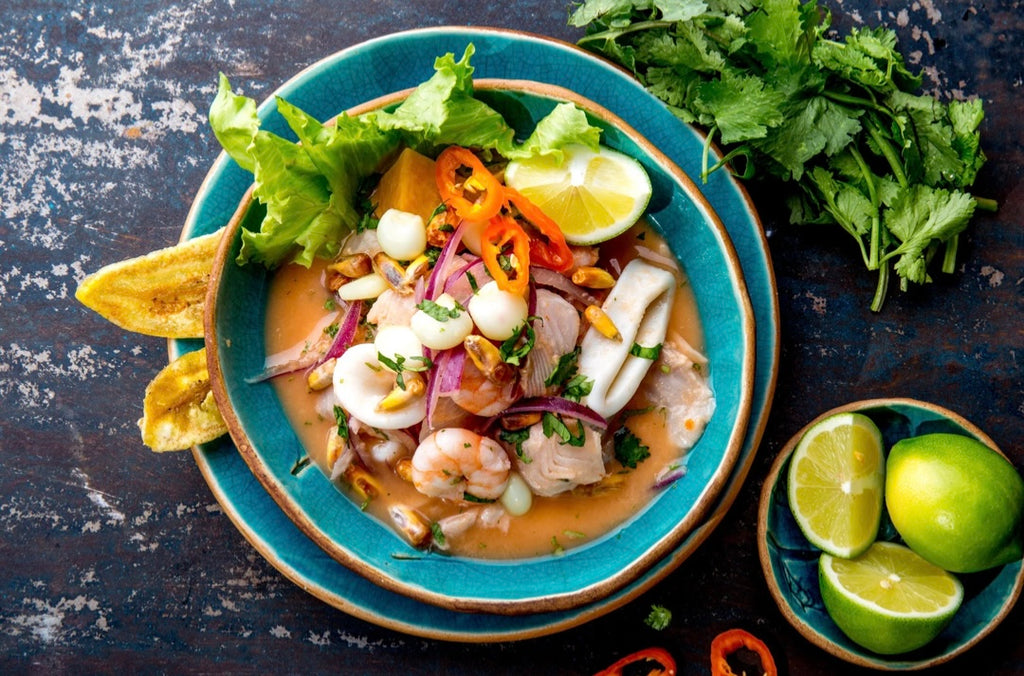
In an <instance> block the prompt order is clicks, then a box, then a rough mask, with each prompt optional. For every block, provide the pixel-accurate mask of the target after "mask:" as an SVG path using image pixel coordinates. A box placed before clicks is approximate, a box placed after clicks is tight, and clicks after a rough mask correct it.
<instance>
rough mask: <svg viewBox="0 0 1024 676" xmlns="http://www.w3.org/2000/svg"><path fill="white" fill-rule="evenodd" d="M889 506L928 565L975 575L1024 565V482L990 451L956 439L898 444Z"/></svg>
mask: <svg viewBox="0 0 1024 676" xmlns="http://www.w3.org/2000/svg"><path fill="white" fill-rule="evenodd" d="M885 502H886V507H887V509H888V511H889V516H890V518H891V519H892V522H893V525H894V526H895V527H896V530H897V531H899V534H900V537H902V538H903V541H904V542H906V543H907V545H908V546H909V547H910V548H911V549H913V550H914V551H915V552H917V553H918V554H920V555H921V556H922V557H923V558H925V559H926V560H927V561H929V562H931V563H933V564H935V565H936V566H938V567H939V568H942V569H944V570H948V571H951V572H954V573H972V572H975V571H979V570H985V569H987V568H992V567H994V566H1000V565H1003V564H1005V563H1009V562H1010V561H1015V560H1017V559H1019V558H1021V553H1022V549H1021V544H1022V543H1021V522H1022V516H1024V480H1021V477H1020V474H1018V473H1017V470H1016V469H1015V468H1014V467H1013V465H1012V464H1010V462H1009V461H1008V460H1007V459H1006V458H1004V457H1003V456H1002V455H1000V454H999V453H998V452H997V451H995V450H993V449H991V448H989V447H988V446H986V445H985V444H983V443H981V442H980V441H977V440H976V439H972V438H970V437H965V436H961V435H957V434H923V435H921V436H917V437H910V438H907V439H903V440H901V441H899V442H897V443H896V444H895V445H894V446H893V447H892V450H891V451H890V452H889V458H888V460H887V461H886V472H885Z"/></svg>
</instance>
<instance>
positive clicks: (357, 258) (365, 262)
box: [327, 253, 373, 279]
mask: <svg viewBox="0 0 1024 676" xmlns="http://www.w3.org/2000/svg"><path fill="white" fill-rule="evenodd" d="M327 270H328V271H329V272H337V273H338V274H340V275H344V276H346V277H348V278H349V279H356V278H358V277H363V276H365V275H368V274H370V272H371V271H372V270H373V261H371V260H370V256H369V255H368V254H365V253H357V254H352V255H350V256H343V257H342V258H339V259H338V260H336V261H335V262H333V263H331V264H330V265H328V266H327Z"/></svg>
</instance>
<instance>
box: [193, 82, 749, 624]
mask: <svg viewBox="0 0 1024 676" xmlns="http://www.w3.org/2000/svg"><path fill="white" fill-rule="evenodd" d="M476 86H477V95H478V96H479V98H481V99H484V100H486V101H487V103H489V104H490V105H491V106H492V107H494V108H496V109H497V110H499V111H500V112H501V113H502V114H503V115H504V116H505V117H506V119H507V120H508V121H509V122H510V124H512V125H513V126H514V127H515V128H516V129H517V131H518V132H520V133H523V134H526V133H529V131H530V130H531V128H532V126H533V124H535V122H536V120H538V119H540V118H541V117H543V116H544V115H546V114H547V113H548V112H549V111H550V110H551V109H552V108H553V107H554V106H555V105H557V103H559V102H562V101H571V102H574V103H575V104H576V105H577V106H579V107H580V108H581V109H583V110H584V111H586V112H587V114H588V115H589V116H590V118H591V120H592V122H593V123H594V124H596V125H598V126H600V127H601V128H602V129H603V136H602V142H603V143H605V144H606V145H608V146H610V147H612V148H615V149H617V150H619V151H621V152H624V153H626V154H628V155H630V156H633V157H635V158H637V159H638V160H639V161H640V162H641V163H642V164H643V165H644V167H645V169H646V170H647V171H648V173H649V174H650V176H651V179H652V183H653V187H654V194H653V196H652V199H651V202H650V205H649V208H648V212H647V214H646V217H647V219H648V220H649V221H650V222H651V223H652V224H653V225H654V226H655V227H656V228H658V229H659V230H660V231H661V232H662V233H663V234H664V236H665V237H666V238H667V240H668V242H669V244H670V245H671V246H672V248H673V250H674V252H675V254H676V256H677V257H678V258H679V260H680V262H681V265H682V267H683V269H684V270H685V272H686V274H687V276H688V279H689V282H690V284H691V285H692V287H693V290H694V293H695V296H696V299H697V305H698V311H699V313H700V316H701V321H702V324H703V326H704V329H705V340H706V346H705V348H706V349H705V352H706V354H707V356H708V358H709V361H710V364H711V367H710V369H711V370H710V374H711V385H712V388H713V390H714V393H715V397H716V402H717V403H716V411H715V414H714V416H713V417H712V419H711V421H710V423H709V425H708V427H707V429H706V430H705V433H704V435H703V437H702V438H701V440H700V441H699V442H698V444H697V445H696V446H695V447H694V449H693V450H692V451H691V452H690V455H689V460H688V463H687V472H686V476H685V477H684V478H683V479H682V480H680V481H678V482H676V483H675V484H673V485H672V486H671V487H670V488H669V489H667V490H665V491H663V492H662V493H660V494H659V495H657V496H656V497H655V498H654V499H653V500H652V501H651V502H650V503H649V504H648V506H647V507H646V508H644V509H643V510H642V511H641V512H640V513H638V514H636V515H635V516H634V517H633V518H632V519H631V520H629V521H627V522H626V523H624V524H622V525H621V526H620V527H619V528H617V529H615V530H614V531H613V532H611V533H608V534H606V535H605V536H604V537H602V538H600V539H598V540H596V541H594V542H592V543H590V544H588V545H585V546H582V547H579V548H576V549H571V550H569V551H567V552H566V553H565V554H563V555H558V556H555V555H552V556H545V557H536V558H530V559H516V560H508V561H495V560H481V559H471V558H463V557H452V556H447V555H439V554H432V553H424V552H422V551H419V550H416V549H413V548H412V547H411V546H410V545H408V544H407V543H406V542H405V540H403V539H402V538H401V537H400V536H399V535H398V534H397V533H395V532H394V531H393V530H392V528H391V527H390V526H389V525H387V524H384V523H380V522H379V521H377V520H376V519H374V518H372V517H370V516H368V515H367V514H365V513H364V512H362V511H361V510H360V509H359V507H358V505H355V504H353V503H352V502H350V501H349V500H348V499H347V498H345V497H344V496H343V495H342V494H341V493H340V492H339V491H338V490H337V489H336V488H335V487H334V486H333V485H332V484H331V483H330V482H329V481H328V480H327V479H326V478H325V477H324V476H323V475H322V474H320V473H319V472H318V471H316V470H315V469H314V470H310V471H303V472H299V473H293V469H294V467H295V464H296V460H297V459H298V458H300V457H302V455H304V450H303V449H302V447H301V444H300V443H299V441H298V439H297V438H296V435H295V434H294V432H293V431H292V429H291V428H290V426H289V423H288V421H287V420H286V418H285V416H284V413H283V411H282V409H281V405H280V402H279V401H278V399H277V396H276V394H275V392H274V389H273V386H272V385H271V384H269V383H259V384H249V383H248V382H247V379H249V378H251V377H252V376H254V375H255V374H258V373H259V372H260V371H261V370H262V369H263V364H264V357H265V348H264V317H265V302H266V293H267V288H268V282H269V275H268V273H267V272H266V271H265V270H263V269H262V268H260V267H255V266H247V267H239V266H237V265H235V263H234V259H235V255H236V254H237V252H238V248H239V245H240V237H241V235H240V232H241V230H242V229H243V228H255V227H257V226H258V223H259V221H260V216H261V215H260V207H259V205H256V204H253V203H252V202H251V200H250V199H249V197H248V195H247V196H246V197H245V198H243V200H242V202H241V204H240V205H239V208H238V210H237V212H236V214H235V216H234V218H233V219H232V221H231V223H230V224H229V226H228V229H227V231H226V233H225V237H224V240H223V242H222V245H221V249H220V252H219V255H218V259H217V263H216V264H215V268H214V275H213V278H212V279H211V284H210V291H209V295H208V297H207V317H206V348H207V357H208V361H209V366H210V375H211V381H212V386H213V392H214V395H215V397H216V399H217V404H218V407H219V408H220V410H221V412H222V413H223V415H224V418H225V421H226V422H227V424H228V428H229V430H230V433H231V437H232V440H233V441H234V443H235V446H236V447H237V448H238V450H239V452H240V453H241V455H242V457H243V458H244V459H245V461H246V463H247V464H248V466H249V468H250V470H251V471H252V472H253V474H254V475H255V476H256V478H257V479H258V480H259V481H260V483H261V484H262V485H263V487H264V488H265V489H266V490H267V492H268V493H269V494H270V495H271V496H272V497H273V498H274V500H275V501H276V502H277V504H278V506H279V507H280V508H281V509H282V510H283V511H284V512H285V513H286V514H287V515H288V517H289V518H290V519H291V520H292V521H293V522H294V523H295V524H296V525H297V526H298V527H299V528H300V529H301V530H302V531H303V532H304V533H305V534H306V535H307V536H308V537H309V538H311V539H312V540H313V541H314V542H315V543H316V544H317V545H319V546H320V548H321V549H323V550H324V551H325V552H326V553H327V554H329V555H330V556H331V557H332V558H334V559H335V560H337V561H339V562H340V563H342V564H343V565H345V566H346V567H348V568H350V569H351V570H353V571H355V572H356V573H359V574H361V575H362V576H364V577H365V578H367V579H368V580H371V581H372V582H374V583H376V584H378V585H380V586H381V587H383V588H385V589H388V590H390V591H393V592H397V593H400V594H402V595H405V596H408V597H410V598H413V599H415V600H418V601H422V602H425V603H430V604H434V605H437V606H441V607H444V608H448V609H452V610H458V611H473V612H487V613H495V614H523V613H536V612H547V611H557V610H564V609H569V608H576V607H579V606H581V605H585V604H589V603H593V602H595V601H596V600H598V599H601V598H604V597H606V596H607V595H609V594H611V593H613V592H615V591H617V590H619V589H621V588H622V587H623V586H625V585H628V584H630V583H631V582H633V581H635V580H636V579H638V578H639V577H640V576H642V575H643V574H644V573H645V572H646V571H647V570H649V569H650V568H651V567H652V566H654V565H655V564H656V563H658V562H659V561H660V560H661V559H662V558H663V557H665V556H667V555H669V554H671V553H672V552H673V551H674V550H675V549H676V548H677V547H678V546H679V544H680V543H681V542H682V541H683V540H684V539H685V538H686V537H687V535H688V534H689V533H691V532H692V531H693V530H694V529H695V528H696V527H698V526H699V525H700V524H701V523H703V521H704V520H705V518H706V517H707V516H708V514H709V512H710V510H711V509H712V508H713V507H714V505H715V504H716V501H717V498H718V496H719V494H720V493H721V492H722V490H723V488H724V487H725V486H726V484H727V483H728V481H729V478H730V475H731V473H732V470H733V467H734V465H735V463H736V461H737V459H738V457H739V454H740V451H741V448H742V445H743V441H744V438H745V435H746V430H747V423H748V420H749V416H750V411H751V401H752V392H753V386H754V366H755V356H756V355H755V327H754V319H753V311H752V308H751V304H750V301H749V298H748V296H747V291H746V287H745V283H744V280H743V274H742V270H741V267H740V262H739V260H738V258H737V256H736V254H735V251H734V250H733V247H732V244H731V242H730V240H729V236H728V233H727V231H726V229H725V227H724V226H723V224H722V223H721V221H720V220H719V219H718V217H717V216H716V214H715V213H714V211H713V210H712V208H711V207H710V205H709V204H708V203H707V201H706V200H705V199H704V197H703V196H702V195H701V194H700V191H699V190H698V189H697V188H696V186H695V185H694V184H693V182H692V181H691V180H690V179H689V178H688V177H687V176H686V175H685V174H684V173H683V172H682V171H681V170H680V169H678V167H676V166H675V165H674V164H673V163H672V162H671V161H670V160H669V159H668V158H667V157H666V156H664V155H663V154H662V153H660V152H659V151H658V150H657V149H656V148H654V147H653V146H651V144H650V143H648V142H647V141H646V140H645V139H644V138H642V137H641V136H640V135H639V134H638V133H637V132H636V131H634V130H633V129H632V128H631V127H630V126H629V125H627V124H626V123H625V122H624V121H623V120H621V119H620V118H618V117H616V116H615V115H613V114H612V113H610V112H609V111H607V110H605V109H603V108H601V107H600V106H598V105H597V104H594V103H593V102H591V101H588V100H586V99H584V98H582V97H579V96H578V95H576V94H574V93H572V92H570V91H568V90H565V89H562V88H559V87H554V86H549V85H542V84H538V83H534V82H526V81H498V80H493V81H491V80H486V81H478V82H477V83H476ZM405 95H407V92H399V93H396V94H393V95H390V96H386V97H383V98H381V99H376V100H374V101H371V102H368V103H367V104H365V105H363V106H359V107H358V108H356V109H353V110H352V111H350V112H352V113H358V112H362V111H365V110H371V109H375V108H381V107H385V106H388V105H392V104H395V103H396V102H398V101H400V100H401V99H402V98H403V97H404V96H405Z"/></svg>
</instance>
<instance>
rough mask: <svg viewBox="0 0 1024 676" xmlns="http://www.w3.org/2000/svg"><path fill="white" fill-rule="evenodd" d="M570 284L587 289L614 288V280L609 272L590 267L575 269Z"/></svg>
mask: <svg viewBox="0 0 1024 676" xmlns="http://www.w3.org/2000/svg"><path fill="white" fill-rule="evenodd" d="M572 282H573V284H578V285H580V286H585V287H587V288H588V289H610V288H612V287H613V286H615V278H614V277H612V275H611V273H610V272H608V271H607V270H605V269H603V268H595V267H593V266H591V265H584V266H582V267H578V268H576V270H575V271H573V273H572Z"/></svg>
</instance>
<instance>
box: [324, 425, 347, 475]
mask: <svg viewBox="0 0 1024 676" xmlns="http://www.w3.org/2000/svg"><path fill="white" fill-rule="evenodd" d="M345 444H346V441H345V438H344V437H342V436H341V435H340V434H338V428H337V427H332V428H331V431H330V432H328V433H327V457H326V460H327V467H328V469H330V468H333V467H334V463H336V462H338V458H340V457H341V453H342V451H344V450H345Z"/></svg>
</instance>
